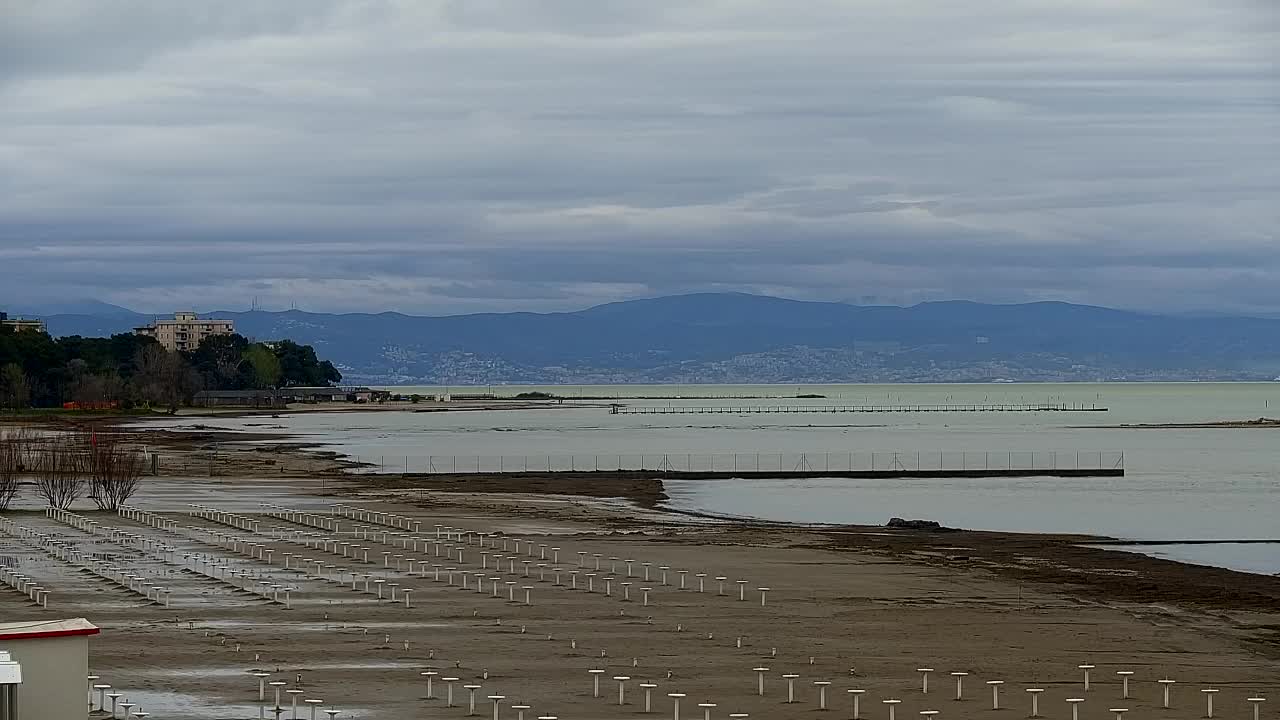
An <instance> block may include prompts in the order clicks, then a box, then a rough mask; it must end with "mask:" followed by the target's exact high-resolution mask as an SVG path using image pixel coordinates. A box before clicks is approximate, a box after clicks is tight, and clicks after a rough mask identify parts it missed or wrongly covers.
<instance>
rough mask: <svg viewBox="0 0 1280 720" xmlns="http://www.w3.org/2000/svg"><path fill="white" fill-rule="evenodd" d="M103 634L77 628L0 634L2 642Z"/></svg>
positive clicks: (95, 630)
mask: <svg viewBox="0 0 1280 720" xmlns="http://www.w3.org/2000/svg"><path fill="white" fill-rule="evenodd" d="M100 632H102V631H101V630H100V629H98V628H77V629H75V630H49V631H45V632H28V633H13V634H12V635H8V634H0V640H37V639H39V638H56V637H70V636H73V635H97V634H98V633H100Z"/></svg>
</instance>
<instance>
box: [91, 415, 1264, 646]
mask: <svg viewBox="0 0 1280 720" xmlns="http://www.w3.org/2000/svg"><path fill="white" fill-rule="evenodd" d="M134 420H136V418H114V417H112V418H103V419H101V420H100V421H99V422H98V423H95V425H96V426H97V427H98V428H99V429H100V430H101V429H102V425H106V426H107V427H112V426H116V425H118V424H123V423H131V422H134ZM121 432H124V433H126V434H128V435H129V436H131V438H130V439H131V440H132V441H134V442H138V443H141V444H147V445H148V446H150V447H163V448H164V449H165V453H164V454H163V455H161V461H160V463H159V468H158V469H159V471H160V472H159V475H160V476H161V477H169V478H173V477H193V476H194V477H211V478H212V477H216V478H220V479H229V480H235V479H241V480H253V479H259V478H279V479H285V478H322V479H325V480H330V481H333V485H334V490H333V492H337V493H339V494H342V495H350V496H359V495H360V494H362V493H368V492H375V493H392V494H395V493H405V492H409V493H413V494H426V493H430V494H433V495H437V496H449V497H456V498H464V497H469V498H486V497H498V496H520V497H526V498H530V499H534V498H539V497H546V496H554V497H562V498H571V499H573V498H576V499H579V500H590V501H610V502H611V501H622V502H623V503H624V504H625V505H627V506H628V507H631V508H634V510H635V512H634V513H633V516H632V517H626V518H623V519H622V520H621V522H622V524H624V525H626V524H628V523H630V522H639V521H640V520H639V518H641V517H645V516H647V515H649V514H651V513H655V512H656V513H660V514H662V515H663V516H666V517H669V518H681V517H682V518H688V519H697V520H714V521H716V522H718V523H721V524H723V526H724V528H725V529H726V531H730V532H734V531H736V532H753V531H762V530H767V531H770V532H779V533H783V534H784V535H793V534H797V535H798V534H817V535H822V536H827V537H828V538H829V539H830V540H831V542H833V543H834V544H835V545H837V546H840V547H845V548H847V549H852V550H860V551H867V552H871V553H874V554H879V555H883V556H887V557H890V558H893V559H894V560H897V561H902V562H908V563H919V562H924V563H925V564H932V563H934V562H937V561H938V560H939V558H942V559H943V561H944V563H945V564H948V565H950V566H953V567H954V566H961V567H966V568H969V569H971V570H974V571H984V572H991V573H994V574H996V575H999V576H1002V577H1006V578H1009V579H1016V580H1018V581H1033V582H1041V583H1049V584H1053V585H1057V586H1062V587H1064V588H1068V589H1070V590H1071V591H1072V592H1083V593H1085V594H1088V593H1092V592H1099V593H1104V594H1106V595H1107V596H1108V597H1113V598H1115V599H1118V600H1124V601H1143V602H1152V601H1159V602H1169V603H1181V604H1188V605H1190V606H1198V607H1213V608H1216V609H1226V610H1261V609H1266V608H1274V607H1280V576H1269V575H1265V574H1257V573H1247V572H1242V571H1236V570H1231V569H1228V568H1221V567H1216V566H1209V565H1197V564H1192V563H1182V562H1177V561H1173V560H1168V559H1164V558H1158V557H1153V556H1151V555H1145V554H1142V553H1137V552H1131V551H1125V550H1114V549H1107V548H1106V547H1105V546H1108V545H1134V544H1135V543H1134V542H1133V541H1127V540H1124V539H1122V538H1115V537H1107V536H1095V535H1087V534H1063V533H1014V532H1000V531H986V530H968V529H957V528H939V529H936V530H918V529H893V528H887V527H885V526H880V525H829V524H819V523H789V522H780V521H768V520H759V519H754V518H742V517H732V516H721V515H716V514H714V513H706V512H699V511H694V510H687V509H680V508H672V507H668V506H666V505H664V504H663V503H664V501H666V500H669V499H670V498H669V497H668V496H667V494H666V491H665V486H664V485H663V483H662V475H663V474H662V473H655V472H651V471H636V472H601V473H595V472H580V473H564V472H551V473H533V472H531V473H521V474H514V473H506V474H456V475H454V474H439V475H436V474H428V475H422V474H409V475H404V474H392V473H358V472H352V471H353V470H356V469H358V468H359V467H361V465H360V464H358V463H356V462H355V461H353V460H350V459H349V458H347V457H346V456H344V455H342V454H340V453H337V452H334V451H331V450H323V449H321V448H322V447H323V446H322V445H320V444H318V443H299V442H290V441H292V440H295V439H297V438H296V436H294V435H292V434H290V433H282V432H272V433H256V432H255V433H247V432H239V431H227V430H215V429H212V428H209V429H203V428H197V429H192V430H180V431H172V430H164V429H137V428H129V429H125V430H123V431H121ZM266 440H270V441H273V442H271V443H270V444H264V443H263V441H266ZM681 475H683V474H682V473H674V474H672V473H666V476H667V477H677V476H681ZM691 475H698V474H697V473H692V474H691ZM698 479H703V478H698ZM887 519H888V518H886V520H887ZM1167 544H1172V543H1167ZM1086 545H1095V546H1098V547H1087V546H1086ZM1108 578H1121V580H1120V581H1116V580H1114V579H1108ZM1242 583H1249V584H1254V585H1256V587H1254V588H1252V589H1249V590H1245V589H1239V588H1237V589H1232V587H1233V586H1238V585H1241V584H1242ZM1278 642H1280V641H1278Z"/></svg>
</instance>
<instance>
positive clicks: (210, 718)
mask: <svg viewBox="0 0 1280 720" xmlns="http://www.w3.org/2000/svg"><path fill="white" fill-rule="evenodd" d="M125 695H126V698H127V700H128V701H129V702H131V703H137V704H138V706H139V707H137V708H135V709H134V712H137V711H138V710H143V709H145V710H146V712H148V713H150V714H152V715H156V716H159V717H166V716H167V717H183V718H199V719H200V720H206V719H207V720H226V719H228V718H247V717H257V716H258V715H257V713H258V706H257V705H230V704H227V703H225V702H219V701H210V700H206V699H204V698H201V697H199V696H197V695H187V694H185V693H175V692H153V691H149V690H137V691H131V692H128V693H125ZM126 698H121V699H122V700H123V699H126ZM175 713H176V714H175ZM344 714H345V713H344ZM348 717H360V716H359V715H348Z"/></svg>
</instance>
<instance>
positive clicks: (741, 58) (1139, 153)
mask: <svg viewBox="0 0 1280 720" xmlns="http://www.w3.org/2000/svg"><path fill="white" fill-rule="evenodd" d="M1277 48H1280V12H1278V11H1277V10H1276V9H1275V5H1274V4H1272V3H1268V2H1264V0H1222V2H1214V3H1204V2H1198V1H1196V0H1131V1H1130V2H1125V3H1116V2H1113V1H1112V0H1072V1H1071V2H1067V1H1066V0H1052V1H1051V0H1023V1H1022V2H1018V3H1008V2H997V1H996V0H975V1H974V2H968V3H938V2H933V1H932V0H929V1H926V0H891V1H890V0H883V1H881V0H876V1H872V0H858V1H855V0H812V1H811V2H806V3H803V4H801V5H795V4H788V3H781V2H777V1H776V0H701V1H698V2H687V1H684V2H676V1H674V0H671V1H668V0H649V1H648V2H644V3H638V2H637V3H632V2H611V1H608V0H546V1H544V2H528V1H525V0H363V1H355V0H352V1H350V2H345V1H341V0H273V1H272V2H269V3H263V2H251V1H249V0H245V1H243V2H242V1H240V0H228V1H227V2H221V3H213V4H209V3H177V2H171V1H170V0H119V1H118V2H113V3H100V2H94V1H92V0H0V268H3V270H0V273H2V274H3V278H4V282H3V287H0V303H3V302H5V301H8V302H14V301H18V300H32V299H34V300H39V299H44V298H54V297H95V298H98V299H103V300H107V301H112V302H118V303H121V304H125V305H129V306H132V307H135V308H138V309H143V310H148V311H165V310H169V309H171V308H174V307H187V306H193V305H194V306H197V307H200V308H204V309H212V308H214V307H223V308H228V309H235V308H240V307H244V306H246V305H247V304H248V302H249V301H250V299H251V298H253V297H257V298H258V299H259V302H260V303H261V304H263V305H266V306H267V307H282V306H288V305H290V304H297V305H298V306H299V307H304V308H306V309H314V310H383V309H394V310H401V311H406V312H422V313H446V312H464V311H476V310H516V309H527V310H552V309H569V308H576V307H581V306H584V305H588V304H592V303H596V302H603V301H609V300H616V299H621V298H626V297H636V296H649V295H657V294H667V293H673V292H682V291H692V290H714V289H726V290H729V289H732V290H746V291H755V292H765V293H773V294H780V295H786V296H791V297H797V298H805V299H833V300H855V301H858V300H862V301H868V300H869V301H877V302H896V303H907V302H914V301H919V300H928V299H940V298H957V297H961V298H972V299H979V300H991V301H1022V300H1030V299H1061V300H1070V301H1078V302H1090V303H1097V304H1110V305H1119V306H1126V307H1137V308H1151V309H1159V308H1165V309H1170V310H1190V309H1198V310H1204V309H1209V310H1221V311H1244V312H1268V313H1275V312H1280V291H1277V288H1280V236H1278V235H1277V233H1278V232H1280V231H1278V230H1277V228H1280V210H1278V209H1277V208H1280V201H1278V200H1277V199H1278V198H1280V95H1278V94H1277V84H1278V83H1280V76H1278V70H1277V60H1278V58H1277V52H1280V51H1278V50H1277Z"/></svg>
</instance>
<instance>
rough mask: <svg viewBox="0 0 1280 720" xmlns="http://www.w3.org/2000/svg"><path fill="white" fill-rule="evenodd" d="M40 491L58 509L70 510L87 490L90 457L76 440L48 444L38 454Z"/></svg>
mask: <svg viewBox="0 0 1280 720" xmlns="http://www.w3.org/2000/svg"><path fill="white" fill-rule="evenodd" d="M37 456H38V457H37V463H36V472H35V478H36V492H37V493H39V494H40V497H42V498H44V499H45V501H46V502H48V503H49V504H50V505H52V506H53V507H56V508H60V509H63V510H66V509H67V508H68V507H70V506H71V503H73V502H75V501H76V500H78V499H80V496H81V495H83V494H84V490H85V475H86V466H87V463H86V456H85V453H84V452H83V451H82V449H81V447H80V446H79V443H78V442H77V440H76V438H74V437H70V436H68V437H62V438H58V439H55V440H52V441H50V442H47V443H45V445H44V447H43V448H42V449H41V450H40V451H39V452H38V453H37Z"/></svg>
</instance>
